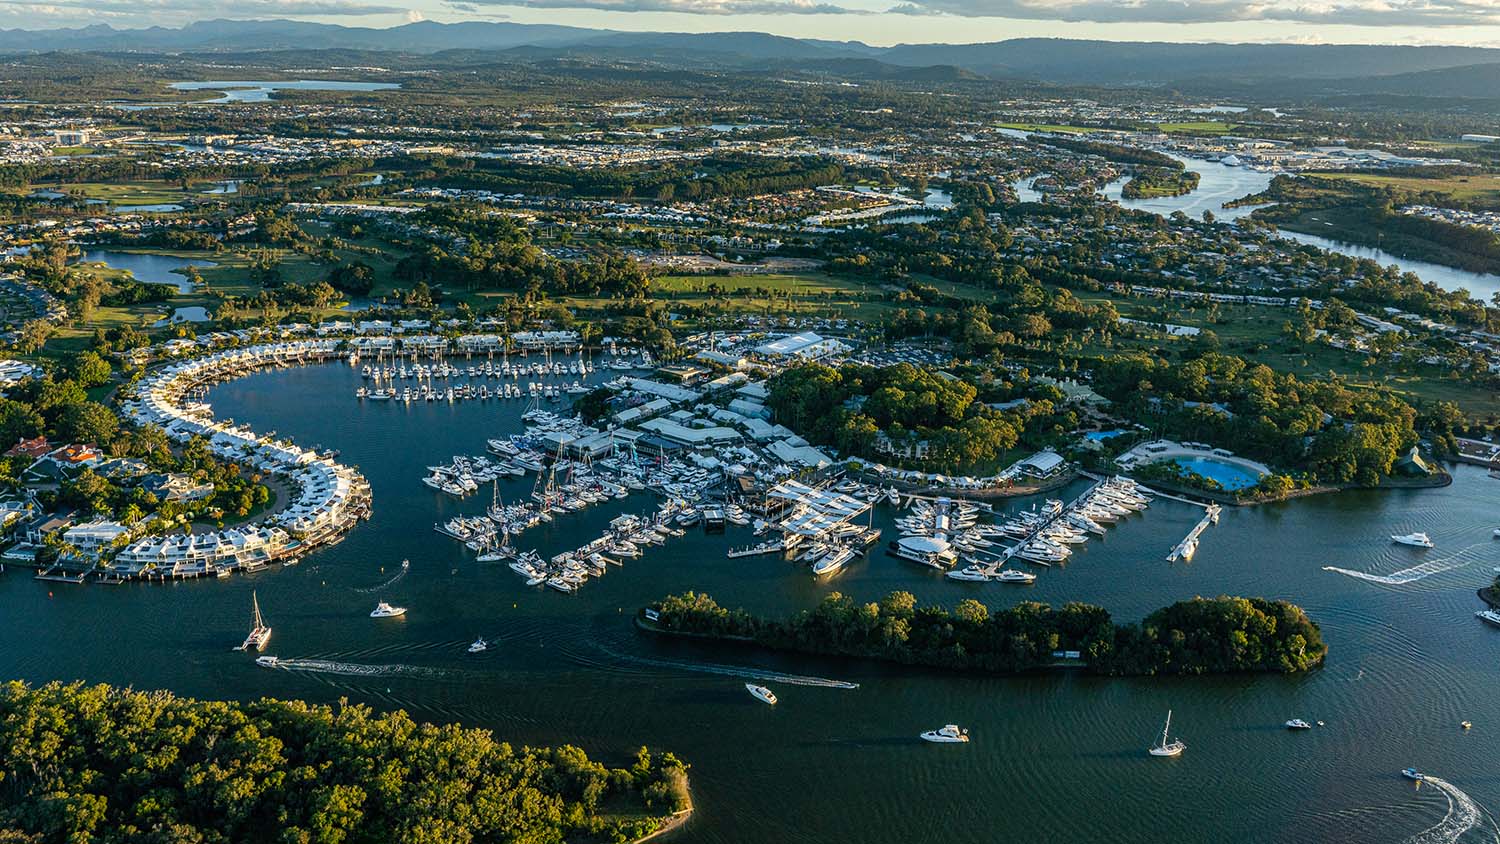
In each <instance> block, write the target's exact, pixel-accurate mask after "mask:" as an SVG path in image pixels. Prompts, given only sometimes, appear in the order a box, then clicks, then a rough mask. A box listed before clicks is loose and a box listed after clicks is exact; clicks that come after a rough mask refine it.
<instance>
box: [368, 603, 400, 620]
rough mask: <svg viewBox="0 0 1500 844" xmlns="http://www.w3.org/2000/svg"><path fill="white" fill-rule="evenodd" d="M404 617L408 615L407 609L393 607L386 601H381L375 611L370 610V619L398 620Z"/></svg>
mask: <svg viewBox="0 0 1500 844" xmlns="http://www.w3.org/2000/svg"><path fill="white" fill-rule="evenodd" d="M403 615H406V607H393V606H391V605H390V604H387V603H386V602H385V601H381V602H380V603H378V604H376V605H375V609H373V610H370V618H397V617H399V616H403Z"/></svg>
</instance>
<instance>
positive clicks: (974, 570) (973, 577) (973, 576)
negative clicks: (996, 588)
mask: <svg viewBox="0 0 1500 844" xmlns="http://www.w3.org/2000/svg"><path fill="white" fill-rule="evenodd" d="M944 576H945V577H947V578H948V579H949V580H966V581H970V582H973V583H983V582H985V581H987V580H989V579H990V576H989V574H988V573H986V572H985V570H984V569H983V568H981V567H979V566H968V567H966V568H963V569H959V570H958V571H950V572H948V573H947V574H946V575H944Z"/></svg>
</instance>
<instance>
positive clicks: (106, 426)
mask: <svg viewBox="0 0 1500 844" xmlns="http://www.w3.org/2000/svg"><path fill="white" fill-rule="evenodd" d="M119 428H120V420H119V419H118V418H116V417H115V414H114V411H112V410H110V409H109V408H107V407H105V406H104V405H102V404H99V403H98V402H92V401H85V402H79V403H76V404H69V405H66V406H64V407H63V408H62V412H61V413H60V414H59V415H58V419H57V435H58V436H59V437H61V438H62V439H65V440H69V441H71V442H77V443H94V444H97V445H108V444H109V443H110V441H111V440H113V439H114V438H115V432H116V431H118V430H119Z"/></svg>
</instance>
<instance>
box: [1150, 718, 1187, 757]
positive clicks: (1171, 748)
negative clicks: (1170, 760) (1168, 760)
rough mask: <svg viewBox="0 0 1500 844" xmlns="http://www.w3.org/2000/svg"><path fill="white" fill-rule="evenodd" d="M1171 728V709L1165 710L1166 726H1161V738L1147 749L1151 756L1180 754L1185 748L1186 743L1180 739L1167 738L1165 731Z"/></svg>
mask: <svg viewBox="0 0 1500 844" xmlns="http://www.w3.org/2000/svg"><path fill="white" fill-rule="evenodd" d="M1171 729H1172V710H1170V709H1168V710H1167V723H1166V726H1164V727H1162V728H1161V738H1160V739H1159V740H1158V741H1157V742H1156V744H1155V745H1153V746H1152V747H1151V750H1150V751H1149V752H1150V753H1151V755H1152V756H1181V755H1182V751H1184V750H1187V745H1186V744H1183V743H1182V741H1181V740H1180V739H1169V738H1167V733H1168V732H1169V731H1170V730H1171Z"/></svg>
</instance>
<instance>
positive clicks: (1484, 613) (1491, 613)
mask: <svg viewBox="0 0 1500 844" xmlns="http://www.w3.org/2000/svg"><path fill="white" fill-rule="evenodd" d="M1474 617H1475V618H1477V619H1479V620H1480V621H1484V622H1487V623H1489V624H1493V625H1495V626H1496V627H1500V611H1496V610H1480V611H1479V612H1477V613H1474ZM270 632H271V631H269V630H267V631H266V634H267V635H270Z"/></svg>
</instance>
